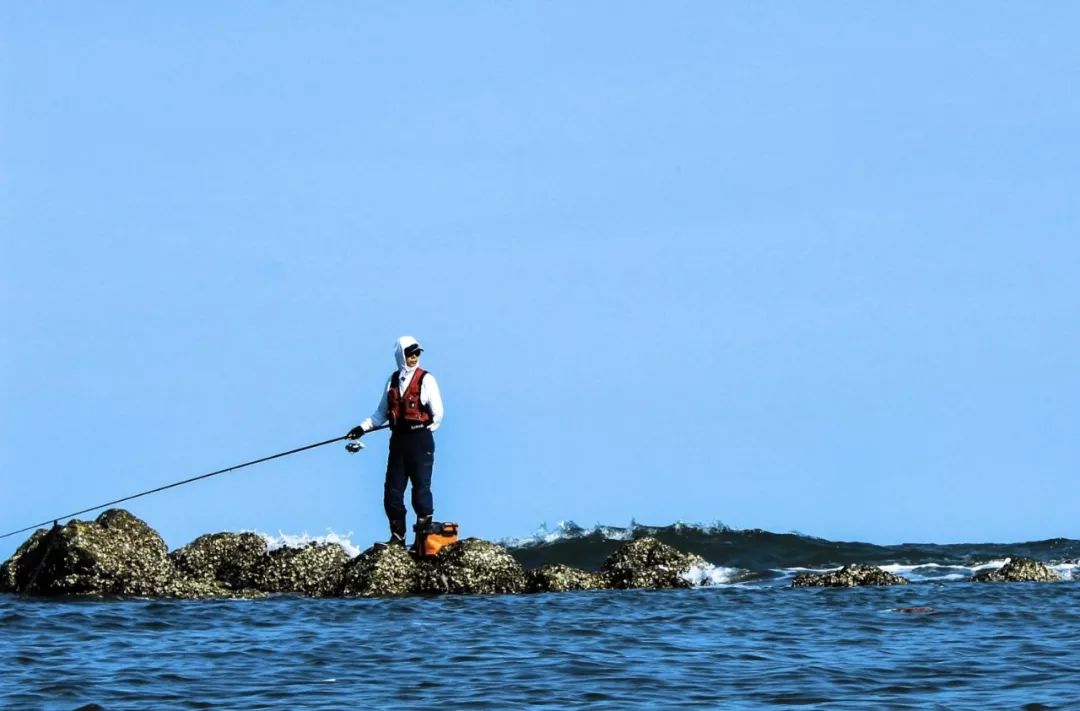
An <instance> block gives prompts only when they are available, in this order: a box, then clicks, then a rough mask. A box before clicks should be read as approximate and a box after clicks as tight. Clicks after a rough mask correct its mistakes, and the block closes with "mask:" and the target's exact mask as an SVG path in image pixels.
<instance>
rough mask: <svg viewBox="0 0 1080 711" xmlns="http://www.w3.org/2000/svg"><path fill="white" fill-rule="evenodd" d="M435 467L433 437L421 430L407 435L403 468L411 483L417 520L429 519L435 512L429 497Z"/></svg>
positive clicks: (429, 432)
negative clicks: (407, 443) (407, 441)
mask: <svg viewBox="0 0 1080 711" xmlns="http://www.w3.org/2000/svg"><path fill="white" fill-rule="evenodd" d="M434 466H435V436H434V435H432V434H431V430H428V429H423V430H417V431H415V432H411V433H410V434H409V445H408V448H407V453H406V455H405V468H406V470H407V471H408V475H409V481H410V482H412V507H413V513H415V514H416V518H417V519H430V518H431V515H432V514H433V513H434V512H435V503H434V501H433V500H432V496H431V472H432V469H433V468H434Z"/></svg>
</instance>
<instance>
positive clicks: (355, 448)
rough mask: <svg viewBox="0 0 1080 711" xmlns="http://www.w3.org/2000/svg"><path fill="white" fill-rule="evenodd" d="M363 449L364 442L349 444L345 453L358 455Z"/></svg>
mask: <svg viewBox="0 0 1080 711" xmlns="http://www.w3.org/2000/svg"><path fill="white" fill-rule="evenodd" d="M363 448H364V445H363V443H362V442H349V443H348V444H346V445H345V451H346V452H348V453H349V454H356V453H357V452H359V451H360V450H361V449H363Z"/></svg>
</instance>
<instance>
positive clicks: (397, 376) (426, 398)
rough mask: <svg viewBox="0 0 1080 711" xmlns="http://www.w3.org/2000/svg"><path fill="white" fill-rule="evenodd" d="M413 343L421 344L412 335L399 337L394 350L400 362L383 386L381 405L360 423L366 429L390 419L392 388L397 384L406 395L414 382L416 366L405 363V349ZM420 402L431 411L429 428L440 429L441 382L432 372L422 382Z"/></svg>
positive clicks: (395, 356)
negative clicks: (389, 395)
mask: <svg viewBox="0 0 1080 711" xmlns="http://www.w3.org/2000/svg"><path fill="white" fill-rule="evenodd" d="M412 345H420V344H419V343H418V342H417V341H416V339H415V338H413V337H412V336H402V337H401V338H399V339H397V346H396V348H395V350H394V358H395V359H397V364H398V369H397V372H395V373H394V374H393V375H391V376H390V378H389V380H387V381H386V387H385V388H383V391H382V397H381V398H380V399H379V406H378V407H377V408H375V412H374V413H373V414H372V415H371V417H369V418H367V419H366V420H364V421H363V422H361V423H360V425H361V426H362V427H363V428H364V429H365V430H370V429H371V428H372V427H378V426H379V425H384V424H386V422H387V420H389V419H390V417H389V415H388V413H387V410H388V409H389V399H388V397H387V394H388V393H389V392H390V388H392V387H394V386H395V385H397V387H398V392H400V393H401V394H402V395H404V394H405V389H406V388H408V387H409V383H411V382H412V379H413V376H414V375H415V374H416V368H410V367H409V366H407V365H405V349H406V348H408V347H409V346H412ZM418 367H419V366H417V368H418ZM395 381H396V382H395ZM420 404H421V405H423V406H424V407H426V408H428V411H429V412H431V424H430V425H428V429H429V430H431V431H432V432H434V431H435V430H437V429H439V425H440V424H442V419H443V403H442V394H441V393H440V392H439V384H438V383H437V382H436V381H435V376H434V375H432V374H431V373H428V374H427V375H425V376H424V381H423V382H422V383H420Z"/></svg>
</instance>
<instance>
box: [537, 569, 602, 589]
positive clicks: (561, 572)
mask: <svg viewBox="0 0 1080 711" xmlns="http://www.w3.org/2000/svg"><path fill="white" fill-rule="evenodd" d="M606 587H607V580H606V579H605V578H604V577H603V576H602V575H598V574H597V573H590V572H588V571H586V570H579V569H577V568H571V567H570V566H568V565H563V564H561V563H553V564H549V565H542V566H540V567H539V568H536V569H534V570H530V571H529V572H528V573H526V574H525V591H526V592H530V593H540V592H568V591H570V590H603V589H604V588H606Z"/></svg>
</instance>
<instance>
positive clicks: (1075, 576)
mask: <svg viewBox="0 0 1080 711" xmlns="http://www.w3.org/2000/svg"><path fill="white" fill-rule="evenodd" d="M1050 570H1052V571H1054V572H1055V573H1057V574H1058V577H1060V578H1061V579H1062V580H1080V564H1077V563H1057V564H1055V565H1051V566H1050Z"/></svg>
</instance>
